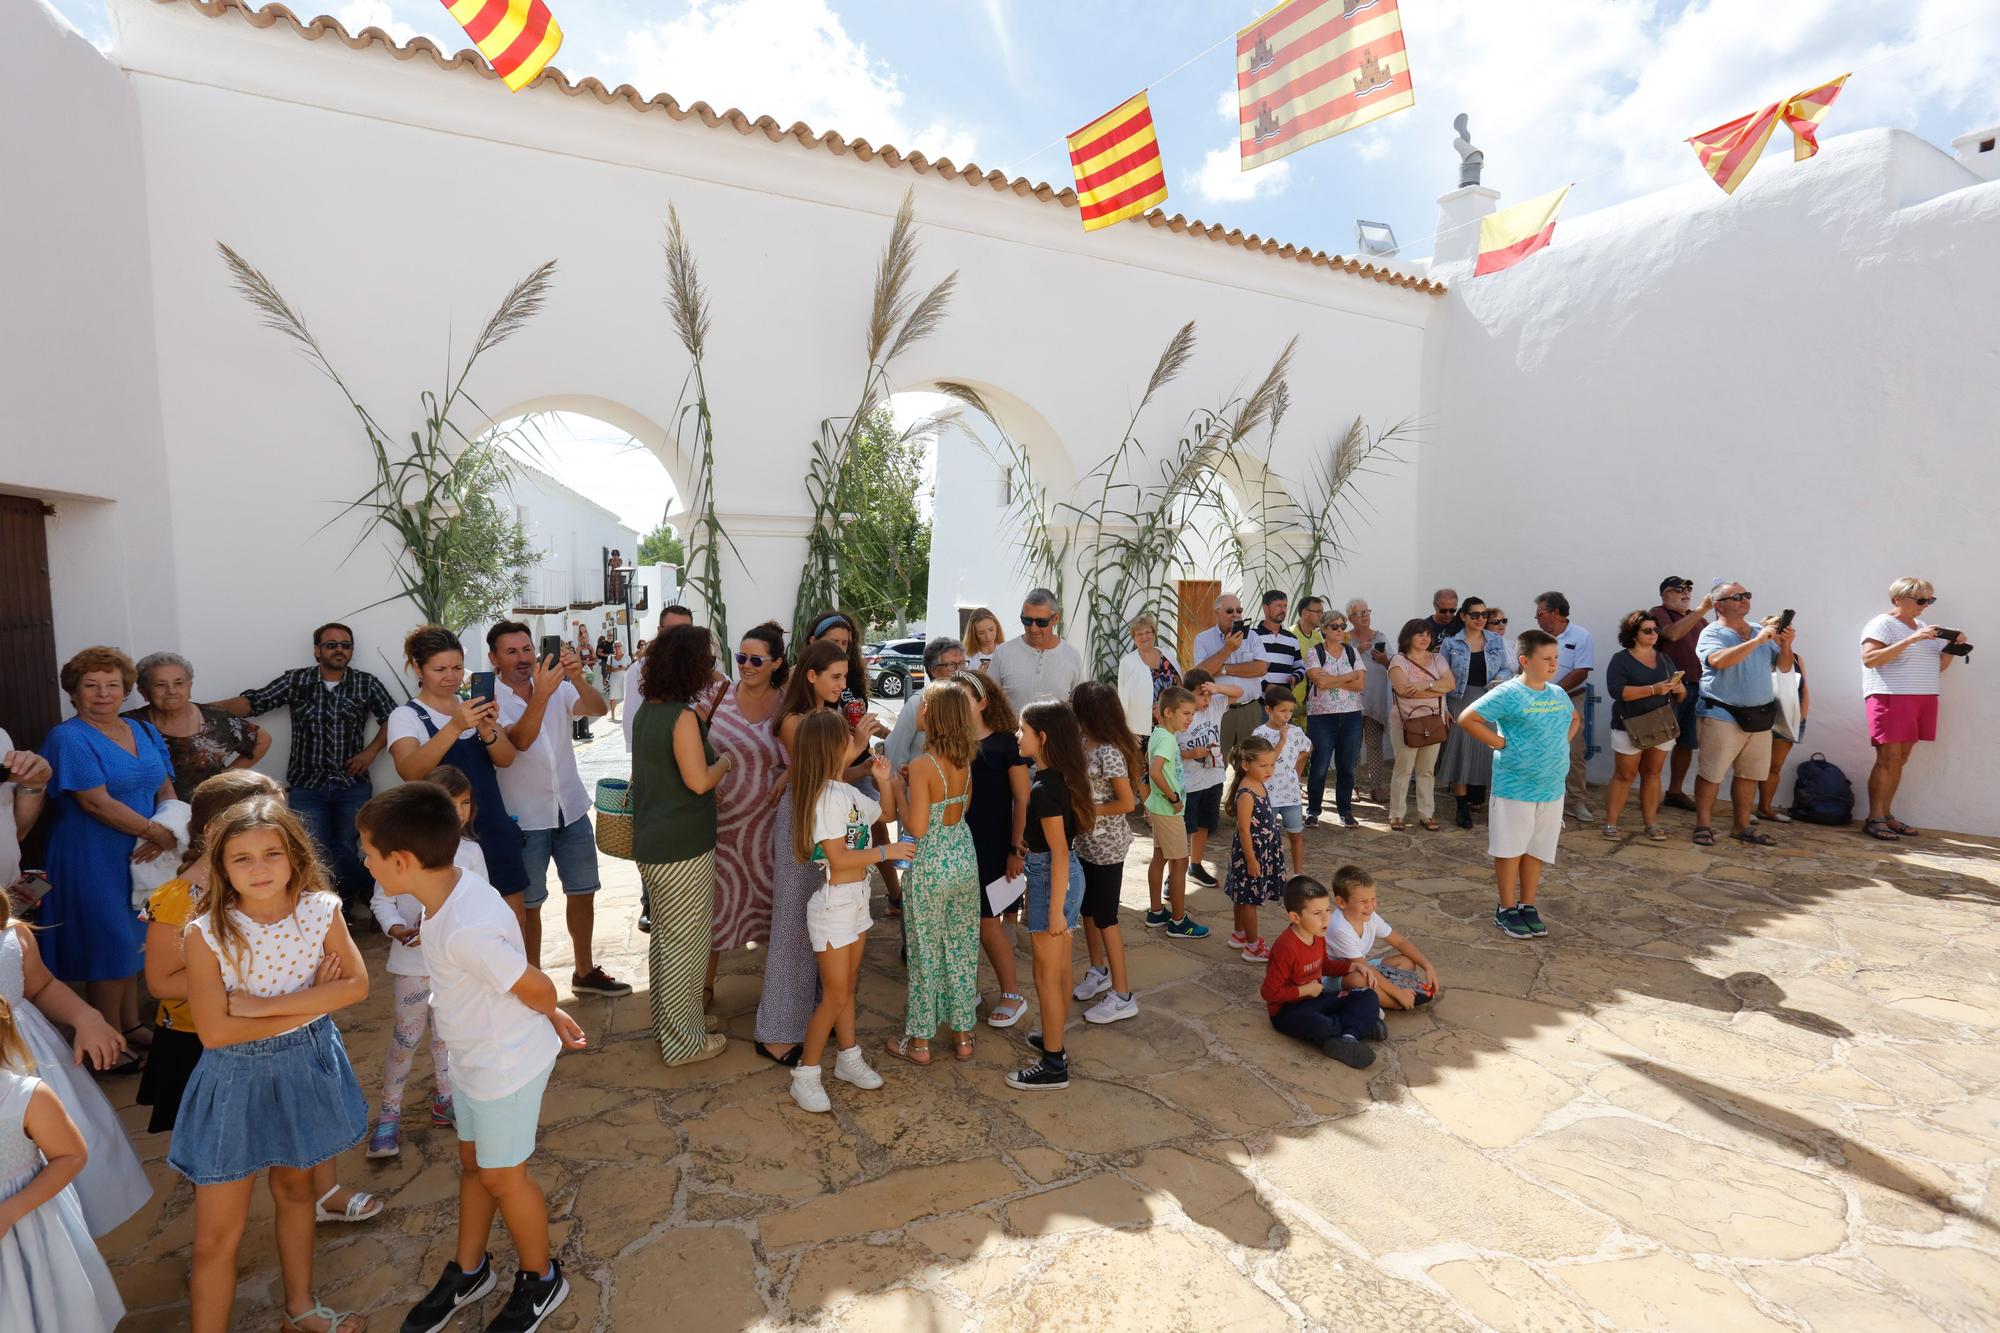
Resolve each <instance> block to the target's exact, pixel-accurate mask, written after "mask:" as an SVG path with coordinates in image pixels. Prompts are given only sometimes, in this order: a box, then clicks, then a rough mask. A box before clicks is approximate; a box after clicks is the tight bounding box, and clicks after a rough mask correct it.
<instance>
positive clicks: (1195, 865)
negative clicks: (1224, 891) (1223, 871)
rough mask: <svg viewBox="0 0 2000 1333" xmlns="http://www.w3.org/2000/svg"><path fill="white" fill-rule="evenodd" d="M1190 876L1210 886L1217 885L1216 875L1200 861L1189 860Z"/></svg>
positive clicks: (1199, 882)
mask: <svg viewBox="0 0 2000 1333" xmlns="http://www.w3.org/2000/svg"><path fill="white" fill-rule="evenodd" d="M1188 878H1189V879H1191V880H1193V881H1194V882H1195V883H1197V884H1203V885H1206V886H1208V887H1209V888H1211V889H1212V888H1214V887H1215V876H1213V875H1211V874H1209V873H1208V867H1207V866H1205V865H1203V864H1202V863H1201V862H1199V861H1190V862H1188Z"/></svg>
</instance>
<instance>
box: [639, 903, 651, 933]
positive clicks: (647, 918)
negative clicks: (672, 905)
mask: <svg viewBox="0 0 2000 1333" xmlns="http://www.w3.org/2000/svg"><path fill="white" fill-rule="evenodd" d="M639 933H640V934H641V935H650V934H652V933H653V914H652V913H651V912H648V911H647V910H646V909H645V908H643V907H642V908H640V909H639Z"/></svg>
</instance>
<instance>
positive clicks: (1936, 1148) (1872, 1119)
mask: <svg viewBox="0 0 2000 1333" xmlns="http://www.w3.org/2000/svg"><path fill="white" fill-rule="evenodd" d="M1954 1110H1957V1111H1959V1112H1960V1113H1961V1114H1963V1113H1965V1112H1966V1110H1967V1108H1963V1107H1960V1108H1954ZM1949 1114H1950V1112H1946V1113H1944V1115H1949ZM1972 1114H1974V1115H1977V1114H1978V1113H1977V1112H1973V1113H1972ZM1859 1123H1860V1125H1861V1137H1862V1138H1863V1139H1865V1140H1867V1141H1868V1142H1869V1143H1871V1144H1874V1145H1875V1146H1877V1147H1880V1148H1887V1149H1889V1150H1890V1151H1892V1152H1898V1153H1905V1154H1908V1155H1910V1156H1913V1157H1924V1158H1928V1159H1930V1160H1931V1161H1934V1162H1967V1163H1977V1162H1991V1161H1992V1160H1993V1156H1994V1152H1993V1144H1994V1143H1995V1141H1996V1140H2000V1133H1995V1132H1994V1131H1993V1129H1992V1128H1991V1127H1990V1126H1989V1127H1987V1128H1986V1129H1985V1131H1984V1133H1985V1136H1986V1137H1985V1138H1984V1139H1983V1140H1982V1139H1978V1138H1973V1137H1971V1136H1968V1135H1966V1134H1961V1133H1958V1132H1956V1131H1955V1130H1952V1129H1948V1128H1946V1127H1945V1126H1946V1124H1947V1123H1948V1122H1947V1121H1946V1120H1945V1119H1944V1116H1943V1115H1937V1116H1932V1117H1929V1118H1928V1119H1918V1118H1917V1117H1915V1116H1909V1115H1903V1114H1900V1113H1896V1112H1890V1113H1885V1114H1869V1115H1863V1116H1861V1117H1860V1122H1859Z"/></svg>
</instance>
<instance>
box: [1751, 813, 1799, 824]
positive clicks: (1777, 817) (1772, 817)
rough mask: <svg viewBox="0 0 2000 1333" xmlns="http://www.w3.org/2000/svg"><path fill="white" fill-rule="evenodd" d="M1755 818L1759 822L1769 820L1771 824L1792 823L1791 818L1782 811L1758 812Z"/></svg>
mask: <svg viewBox="0 0 2000 1333" xmlns="http://www.w3.org/2000/svg"><path fill="white" fill-rule="evenodd" d="M1756 818H1757V819H1758V820H1759V821H1760V822H1761V821H1764V820H1769V821H1770V822H1771V823H1773V824H1789V823H1791V822H1792V817H1791V816H1790V815H1788V814H1786V813H1785V812H1784V811H1783V810H1759V811H1758V812H1757V814H1756Z"/></svg>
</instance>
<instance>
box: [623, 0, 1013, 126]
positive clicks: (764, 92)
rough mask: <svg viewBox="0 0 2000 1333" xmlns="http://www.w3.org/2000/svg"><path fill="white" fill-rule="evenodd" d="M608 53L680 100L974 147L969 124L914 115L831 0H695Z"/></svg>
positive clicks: (641, 82)
mask: <svg viewBox="0 0 2000 1333" xmlns="http://www.w3.org/2000/svg"><path fill="white" fill-rule="evenodd" d="M604 61H605V63H608V64H611V65H614V66H617V67H619V68H621V69H623V70H624V71H625V72H624V74H623V75H622V76H621V77H623V78H625V79H626V80H627V81H629V82H631V83H632V84H634V85H635V86H637V87H639V88H640V89H642V90H644V91H649V92H650V91H654V90H659V91H664V92H667V93H670V94H672V95H673V96H674V97H675V98H676V99H677V100H679V101H680V102H681V103H682V104H683V105H686V104H689V103H693V102H697V101H700V102H707V103H708V104H709V105H711V106H713V107H715V108H716V109H717V110H724V109H727V108H729V107H737V108H739V109H741V110H742V111H743V112H744V113H745V114H747V115H751V116H760V115H768V116H770V117H772V118H773V119H775V120H778V121H780V122H782V123H784V124H786V125H789V124H791V123H792V122H793V121H799V120H803V121H805V122H806V123H807V124H809V125H811V126H812V127H813V129H815V130H818V131H822V132H823V131H826V130H838V131H839V132H840V133H841V134H842V135H844V136H846V137H847V138H850V139H866V140H868V141H869V142H870V143H871V144H877V145H880V144H885V143H886V144H894V145H895V146H896V147H897V148H899V149H901V150H902V151H904V152H910V151H913V150H915V149H918V148H921V149H922V150H923V151H924V152H925V153H926V154H927V155H931V156H938V155H942V156H947V157H950V158H951V159H952V160H953V161H954V162H963V161H965V160H966V159H968V158H969V157H971V155H972V152H973V146H974V134H973V130H972V128H971V127H970V126H968V125H965V124H962V123H959V122H955V121H952V120H950V119H949V118H945V117H937V118H933V119H932V120H930V121H929V122H927V123H925V124H924V125H922V126H921V127H918V126H913V125H912V124H911V122H910V121H909V120H908V118H907V116H906V113H905V110H904V105H903V103H904V93H903V89H902V85H901V84H900V83H899V82H898V80H897V78H896V74H895V71H894V70H892V69H890V68H889V66H888V65H887V64H886V63H885V62H883V61H881V60H879V59H876V58H875V57H873V56H871V55H869V53H868V48H867V47H866V46H865V45H863V44H862V43H860V42H858V41H856V40H855V39H854V38H853V37H851V36H850V35H849V34H848V32H847V29H846V28H845V27H844V26H843V25H842V23H841V21H840V16H839V15H838V14H836V13H835V12H834V11H833V9H832V7H831V6H830V5H829V4H828V3H827V0H694V3H693V4H692V5H691V6H690V7H689V9H688V12H687V13H685V14H683V15H681V16H680V17H679V18H675V19H670V20H667V21H664V22H659V23H650V24H646V25H645V26H643V27H640V28H636V29H634V30H632V31H631V32H629V33H627V34H626V35H625V44H624V49H623V50H622V51H620V52H616V53H614V54H612V55H610V56H608V57H604Z"/></svg>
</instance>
